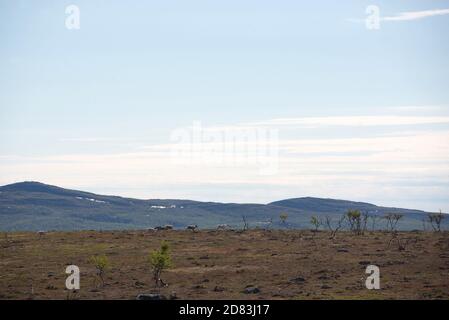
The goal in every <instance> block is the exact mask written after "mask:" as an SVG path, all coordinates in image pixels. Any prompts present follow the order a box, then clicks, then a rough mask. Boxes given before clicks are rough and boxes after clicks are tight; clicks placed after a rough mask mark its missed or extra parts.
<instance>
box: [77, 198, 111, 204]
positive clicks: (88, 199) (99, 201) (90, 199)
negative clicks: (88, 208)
mask: <svg viewBox="0 0 449 320" xmlns="http://www.w3.org/2000/svg"><path fill="white" fill-rule="evenodd" d="M76 198H77V199H78V200H87V201H91V202H96V203H106V201H102V200H97V199H92V198H83V197H76Z"/></svg>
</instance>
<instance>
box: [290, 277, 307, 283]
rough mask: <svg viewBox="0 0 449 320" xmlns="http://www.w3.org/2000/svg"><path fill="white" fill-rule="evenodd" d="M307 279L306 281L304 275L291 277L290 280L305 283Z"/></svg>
mask: <svg viewBox="0 0 449 320" xmlns="http://www.w3.org/2000/svg"><path fill="white" fill-rule="evenodd" d="M305 281H306V279H304V278H303V277H297V278H293V279H290V282H294V283H303V282H305Z"/></svg>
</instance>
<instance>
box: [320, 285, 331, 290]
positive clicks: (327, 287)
mask: <svg viewBox="0 0 449 320" xmlns="http://www.w3.org/2000/svg"><path fill="white" fill-rule="evenodd" d="M321 289H332V287H331V286H328V285H327V284H323V285H322V286H321Z"/></svg>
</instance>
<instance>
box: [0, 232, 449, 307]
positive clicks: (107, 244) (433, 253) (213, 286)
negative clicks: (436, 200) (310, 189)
mask: <svg viewBox="0 0 449 320" xmlns="http://www.w3.org/2000/svg"><path fill="white" fill-rule="evenodd" d="M329 236H330V234H329V233H328V232H324V231H321V232H316V233H314V232H312V231H306V230H303V231H299V230H271V231H270V230H249V231H245V232H241V231H215V230H214V231H208V230H204V231H198V232H192V231H158V232H154V231H108V232H99V231H82V232H49V233H46V234H43V235H39V234H36V233H8V234H3V235H2V238H1V239H0V248H1V250H0V298H1V299H66V298H67V297H68V291H67V290H66V289H65V279H66V277H67V275H66V274H65V268H66V266H67V265H71V264H75V265H77V266H79V268H80V270H81V288H80V290H79V292H78V293H77V294H76V295H71V296H70V298H75V299H135V297H136V296H137V295H138V294H139V293H154V292H160V293H162V294H164V295H166V296H167V297H169V296H170V295H176V297H178V298H181V299H449V233H448V232H441V233H431V232H418V231H416V232H400V233H399V239H400V240H399V241H400V242H399V243H398V241H396V240H395V241H393V242H391V243H390V240H391V235H390V234H389V233H386V232H368V233H367V234H365V235H361V236H356V235H353V234H351V233H349V232H341V233H338V234H337V237H336V238H335V239H333V240H332V239H329ZM163 240H166V241H168V242H169V243H170V247H171V256H172V260H173V267H172V268H170V269H169V270H167V271H164V272H163V274H162V279H163V280H164V282H166V283H167V284H168V286H167V287H164V288H160V289H157V288H155V287H154V284H153V281H152V278H151V270H150V266H149V263H148V256H149V253H150V252H151V251H152V250H154V249H157V248H158V247H159V246H160V243H161V242H162V241H163ZM102 254H104V255H106V256H107V257H108V259H109V261H110V265H111V268H110V269H109V270H107V271H106V276H105V285H104V286H99V282H98V281H95V279H96V272H95V268H94V266H93V265H92V263H91V262H90V258H91V256H93V255H102ZM369 264H374V265H377V266H378V267H379V268H380V286H381V289H380V290H368V289H366V287H365V279H366V277H367V276H368V275H367V274H365V269H366V266H367V265H369ZM249 286H251V287H257V288H258V289H259V290H260V292H258V293H251V294H248V293H245V292H244V291H245V288H246V287H249Z"/></svg>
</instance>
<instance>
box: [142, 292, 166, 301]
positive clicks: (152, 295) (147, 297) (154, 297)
mask: <svg viewBox="0 0 449 320" xmlns="http://www.w3.org/2000/svg"><path fill="white" fill-rule="evenodd" d="M136 300H167V297H166V296H164V295H163V294H159V293H141V294H139V295H138V296H137V297H136Z"/></svg>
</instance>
